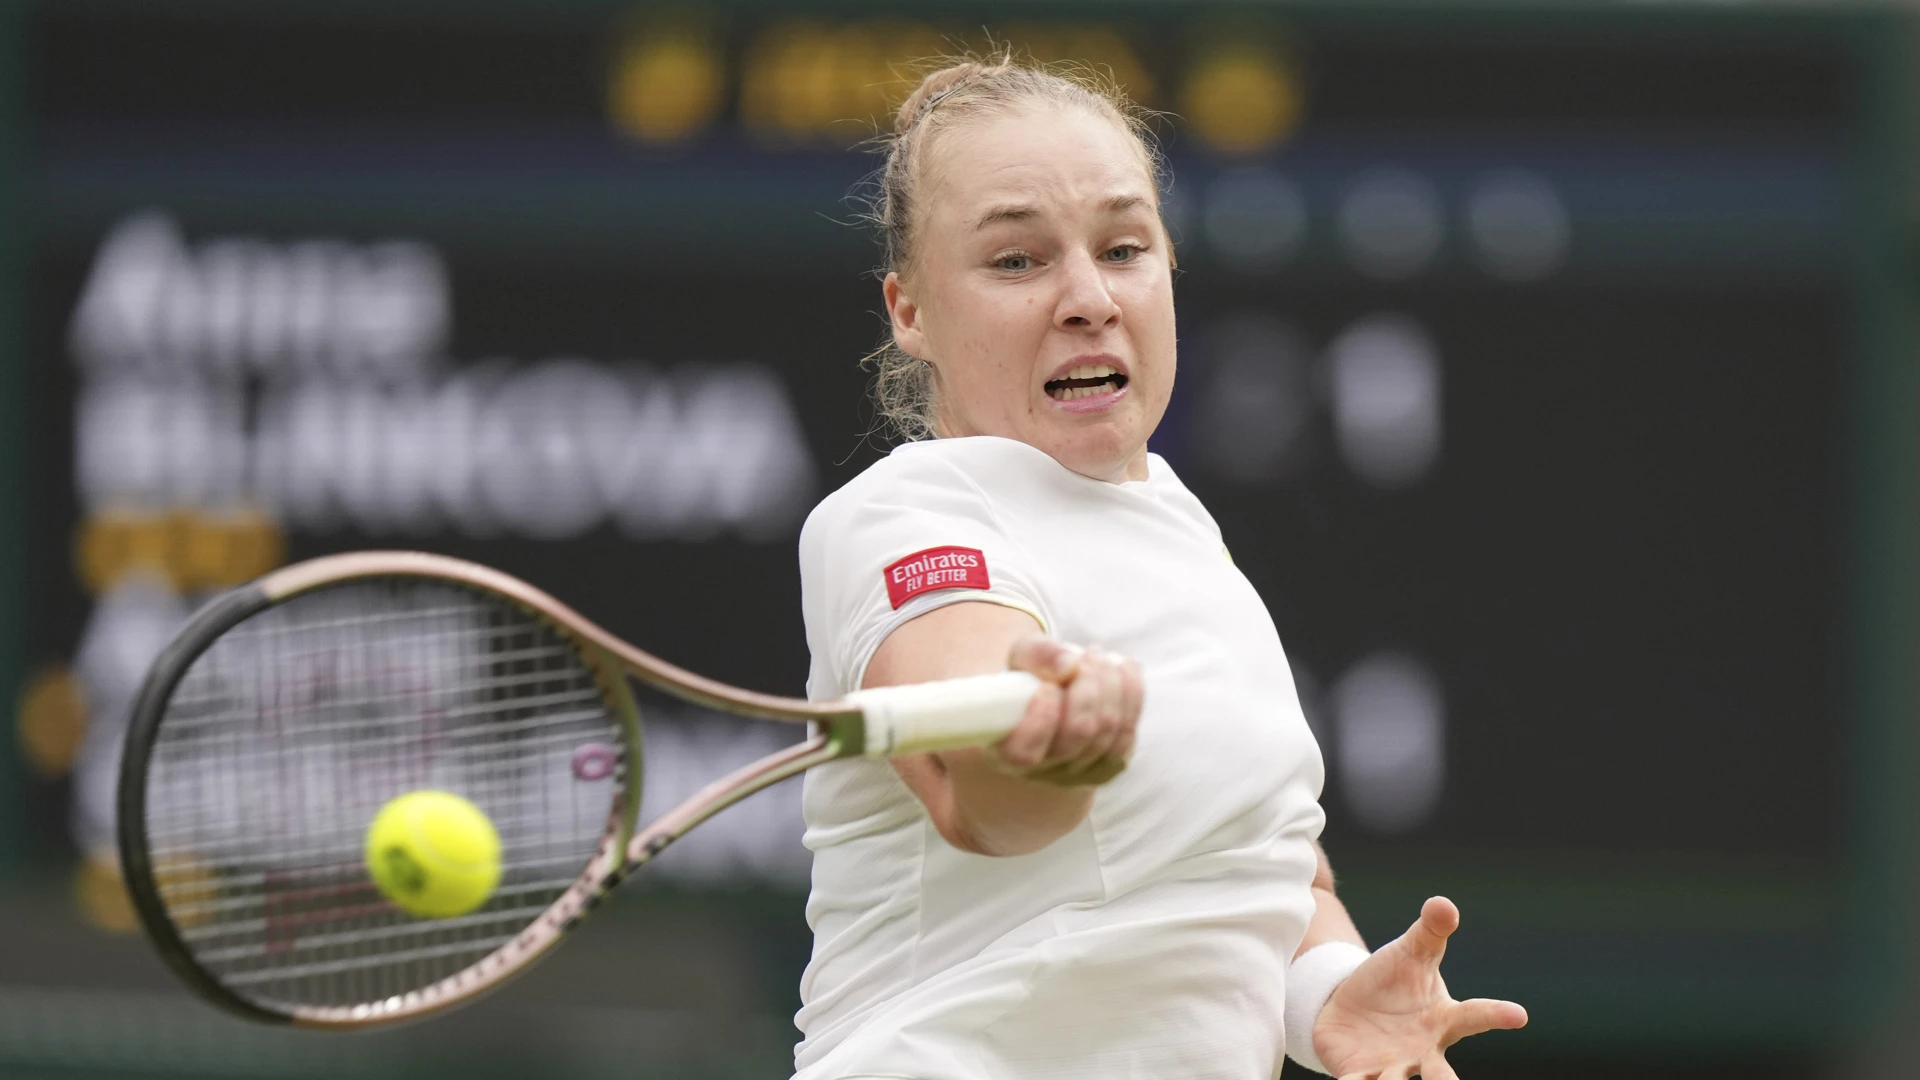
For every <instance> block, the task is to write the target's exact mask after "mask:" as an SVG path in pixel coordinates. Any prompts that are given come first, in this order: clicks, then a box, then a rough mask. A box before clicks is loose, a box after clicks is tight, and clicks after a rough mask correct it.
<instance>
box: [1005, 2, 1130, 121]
mask: <svg viewBox="0 0 1920 1080" xmlns="http://www.w3.org/2000/svg"><path fill="white" fill-rule="evenodd" d="M993 37H994V40H995V41H1002V42H1005V43H1006V44H1008V45H1010V46H1012V47H1013V49H1014V52H1015V54H1016V55H1019V54H1024V55H1027V56H1031V57H1033V58H1034V59H1035V60H1038V61H1040V62H1042V63H1048V64H1053V63H1067V64H1072V65H1076V66H1080V67H1084V68H1087V69H1090V70H1092V71H1093V72H1094V73H1095V74H1096V75H1098V76H1099V77H1100V78H1102V79H1111V80H1113V82H1114V84H1115V85H1117V86H1118V87H1120V89H1121V90H1124V91H1125V92H1126V94H1127V96H1128V97H1129V98H1131V99H1132V100H1133V102H1134V104H1136V105H1149V106H1150V105H1152V103H1153V96H1154V91H1155V89H1156V88H1155V86H1154V82H1153V79H1152V77H1151V76H1149V75H1148V74H1147V69H1146V68H1145V67H1144V66H1143V65H1142V64H1141V63H1140V58H1139V56H1138V55H1137V54H1136V53H1135V52H1134V50H1133V47H1132V46H1130V45H1128V44H1127V40H1126V38H1125V37H1124V36H1123V35H1122V34H1121V33H1120V31H1118V30H1116V29H1114V28H1113V27H1111V26H1108V25H1106V24H1104V23H1027V22H1019V23H1008V24H1007V25H1006V26H1004V27H1001V28H999V29H997V30H996V31H995V32H994V35H993Z"/></svg>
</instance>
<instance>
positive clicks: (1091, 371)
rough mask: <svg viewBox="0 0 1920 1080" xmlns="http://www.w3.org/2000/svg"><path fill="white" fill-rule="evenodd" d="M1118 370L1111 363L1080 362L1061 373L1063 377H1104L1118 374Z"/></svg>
mask: <svg viewBox="0 0 1920 1080" xmlns="http://www.w3.org/2000/svg"><path fill="white" fill-rule="evenodd" d="M1118 374H1120V372H1119V370H1118V369H1116V368H1115V367H1114V366H1113V365H1112V364H1082V365H1081V366H1079V367H1077V368H1074V369H1073V370H1072V371H1069V372H1067V373H1066V374H1065V375H1062V376H1061V378H1063V379H1104V378H1106V377H1107V376H1109V375H1118Z"/></svg>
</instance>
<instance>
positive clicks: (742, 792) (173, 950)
mask: <svg viewBox="0 0 1920 1080" xmlns="http://www.w3.org/2000/svg"><path fill="white" fill-rule="evenodd" d="M381 578H413V579H421V580H429V581H440V582H445V583H448V584H451V585H455V586H460V587H464V588H466V589H468V590H471V591H474V592H478V593H481V594H488V595H492V596H496V597H500V598H504V599H505V600H507V601H508V602H510V603H512V604H513V605H514V606H516V607H519V608H521V609H523V610H525V611H526V612H528V613H530V614H532V615H534V616H536V617H537V618H539V619H540V620H541V621H542V622H543V623H544V624H545V625H546V626H547V627H548V628H549V629H551V630H553V631H555V632H556V633H558V634H559V635H560V636H561V637H562V638H563V639H565V640H566V641H568V642H569V643H570V644H572V645H574V646H575V647H576V648H577V649H578V650H579V652H580V656H581V659H582V661H583V662H584V663H585V664H586V666H587V667H588V669H589V670H590V671H591V672H592V673H593V675H594V677H595V679H596V681H597V682H598V683H599V685H600V688H601V690H602V691H603V696H604V697H605V699H606V702H607V705H608V707H609V710H610V712H612V713H613V714H614V715H615V716H616V718H617V719H618V721H619V723H620V724H621V725H622V726H623V727H624V729H625V733H626V737H627V743H628V751H629V760H630V762H631V764H630V767H629V768H628V769H627V770H626V777H625V785H626V786H625V789H624V790H623V791H621V792H619V793H617V794H616V795H615V797H614V799H613V806H612V809H611V811H610V814H609V820H608V827H607V831H606V833H605V834H604V835H603V836H602V838H601V841H600V844H599V846H598V847H597V848H596V850H595V852H594V854H593V856H592V858H591V859H589V860H588V862H587V865H586V867H585V869H584V870H583V871H582V872H581V874H580V876H579V877H578V878H577V879H576V880H575V881H574V883H573V884H572V885H571V886H569V887H568V888H567V889H566V891H565V892H563V893H562V894H561V895H560V897H559V898H558V899H556V900H555V901H554V902H553V903H552V904H551V905H550V906H549V907H548V908H547V909H546V911H544V912H542V913H541V914H540V915H539V916H538V917H537V918H535V919H534V920H533V921H532V922H531V923H529V924H528V925H527V926H526V927H525V928H523V929H522V930H521V931H520V932H519V933H517V934H515V935H514V936H513V937H512V938H511V939H509V940H508V941H507V942H506V943H504V944H502V945H500V946H499V947H497V948H496V949H494V950H493V951H492V952H490V953H488V954H487V955H486V956H484V957H482V958H481V959H480V960H478V961H476V962H475V963H473V964H471V965H469V966H467V967H465V968H463V969H461V970H460V971H458V972H456V973H454V974H453V975H450V976H447V977H446V978H443V979H441V980H439V981H437V982H434V983H431V984H429V985H427V986H424V987H421V988H419V989H416V990H413V991H409V992H407V993H405V994H399V995H395V996H393V997H390V998H388V999H386V1000H384V1001H380V1002H368V1003H362V1004H356V1005H333V1006H292V1007H290V1008H289V1009H288V1010H287V1011H278V1010H275V1009H272V1008H269V1007H266V1006H264V1005H262V1004H261V1003H259V1002H257V1001H255V1000H251V999H249V998H246V997H243V996H241V995H240V994H238V993H236V992H235V991H233V990H232V989H230V988H228V987H227V986H225V985H224V984H223V983H221V981H220V980H219V978H218V977H217V976H215V975H214V974H213V973H212V972H210V971H208V970H207V969H206V968H204V967H202V966H201V965H200V963H199V962H198V961H197V960H195V959H194V955H193V951H192V950H191V949H190V948H189V947H188V946H187V943H186V941H185V939H184V938H183V936H182V935H181V932H180V928H179V927H178V926H177V925H176V924H175V923H174V921H173V918H172V916H171V915H170V914H169V913H168V911H167V906H166V902H165V900H164V898H163V897H162V896H161V893H160V886H159V881H158V876H157V873H156V868H155V866H154V864H153V859H152V853H151V851H150V849H149V846H148V843H147V837H146V816H147V805H146V804H147V790H148V785H147V763H148V761H149V759H150V757H151V755H152V751H153V747H154V744H155V742H156V741H157V739H158V737H159V733H160V728H161V724H162V721H163V719H164V718H165V715H166V710H167V705H168V703H169V701H170V700H171V699H172V696H173V693H174V690H175V689H176V688H177V687H178V685H179V683H180V680H181V679H182V678H184V677H185V675H186V673H187V671H188V670H189V669H190V668H191V667H192V665H193V663H194V661H195V660H197V659H198V658H199V657H200V656H201V655H202V654H203V653H204V652H206V650H207V649H208V648H210V647H211V646H212V645H213V643H214V642H215V641H216V640H218V639H219V638H220V636H221V635H223V634H225V633H226V632H227V631H229V630H231V629H233V628H234V627H236V626H238V625H240V624H241V623H243V622H245V621H247V620H248V619H250V618H252V617H253V616H255V615H258V614H259V613H261V612H263V611H266V610H268V609H269V608H272V607H274V606H276V605H278V604H281V603H284V602H285V601H287V600H290V599H293V598H294V597H297V596H300V595H302V594H305V593H309V592H313V591H315V590H318V589H323V588H326V587H329V586H334V585H340V584H345V583H349V582H353V581H359V580H369V579H381ZM628 676H631V677H633V678H636V679H638V680H640V681H641V682H643V683H646V684H647V685H649V686H651V687H654V688H655V689H657V690H661V691H663V692H665V693H668V694H671V695H673V696H675V697H678V698H681V699H683V700H685V701H689V702H692V703H694V704H696V705H702V706H705V707H707V708H711V709H716V710H719V711H722V712H729V713H733V714H735V715H740V716H747V717H752V718H757V719H763V720H773V721H779V722H785V723H806V724H810V725H812V727H813V730H812V733H811V734H810V735H809V737H808V738H807V739H805V740H803V741H802V742H800V743H798V744H796V745H794V746H791V747H788V748H787V749H785V750H782V751H780V752H778V753H775V754H771V755H768V756H766V757H764V758H761V759H759V760H757V761H754V762H752V763H750V764H748V765H745V766H743V767H741V768H739V769H736V770H735V771H733V772H732V773H729V774H728V775H726V776H723V777H720V778H719V779H717V780H715V781H713V782H712V783H710V784H708V785H707V786H706V787H704V788H702V789H701V790H700V791H698V792H696V793H695V794H694V795H693V796H692V797H690V798H688V799H687V800H685V801H684V802H682V803H681V804H680V805H678V806H676V807H674V808H673V809H672V810H669V811H668V812H666V813H665V814H663V815H661V816H660V817H659V818H658V819H657V820H655V821H654V822H652V823H651V824H649V825H647V826H646V827H645V828H638V827H637V825H636V823H637V818H638V815H639V803H640V798H639V796H640V785H641V772H642V765H643V759H642V756H641V740H640V725H639V710H638V706H637V704H636V703H635V701H634V698H633V691H632V687H631V686H630V685H629V684H628V683H627V677H628ZM865 741H866V740H865V725H864V720H863V713H862V711H861V709H860V708H859V707H857V706H853V705H850V704H849V703H847V702H844V701H840V702H824V703H816V702H810V701H805V700H801V699H797V698H786V697H780V696H777V695H773V694H763V693H759V692H756V691H751V690H742V689H739V688H737V687H732V686H728V685H727V684H725V683H722V682H719V681H717V680H714V679H709V678H707V677H705V676H702V675H698V674H695V673H694V672H691V671H688V670H686V669H685V668H682V667H679V666H678V665H675V664H671V663H668V662H667V661H665V660H662V659H660V658H659V657H657V656H654V655H653V654H652V653H649V652H647V651H645V650H643V649H639V648H637V647H635V646H633V645H631V644H629V643H628V642H625V641H623V640H621V639H620V638H618V637H616V636H614V635H613V634H612V633H610V632H608V631H607V630H605V629H604V628H602V627H600V626H599V625H598V624H596V623H594V622H593V621H591V620H589V619H587V618H586V617H585V616H583V615H581V614H580V613H579V612H577V611H575V610H573V609H572V608H570V607H568V606H567V605H565V604H563V603H561V602H560V601H559V600H557V599H555V598H553V597H552V596H550V595H548V594H547V593H545V592H543V591H541V590H540V589H537V588H535V587H534V586H532V585H529V584H527V583H526V582H524V581H521V580H520V579H518V578H515V577H512V576H510V575H507V574H504V573H501V572H500V571H497V570H493V569H491V568H489V567H485V566H481V565H478V564H476V563H471V562H467V561H465V560H462V559H454V558H450V557H447V556H443V555H433V554H428V553H425V552H411V551H362V552H351V553H348V554H343V555H330V556H323V557H321V558H317V559H312V560H309V561H307V562H303V563H297V564H295V565H293V566H289V567H285V568H283V569H281V570H278V571H275V572H274V573H271V574H268V575H267V576H265V577H263V578H260V579H259V580H257V581H254V582H252V583H249V584H246V585H241V586H239V587H237V588H234V589H230V590H228V591H227V592H225V593H222V594H221V595H219V596H217V597H215V598H214V599H212V600H211V601H209V602H208V603H207V604H206V605H205V606H203V607H202V608H201V609H200V610H199V611H197V612H196V613H195V614H194V615H193V617H192V618H191V619H190V620H188V623H187V625H186V626H185V627H184V628H183V629H182V630H181V631H180V633H179V634H178V636H176V637H175V638H174V639H173V641H172V642H170V643H169V644H168V645H167V646H166V648H164V649H162V650H161V652H160V654H159V656H158V657H156V658H155V660H154V662H153V665H152V667H151V668H150V669H149V671H148V675H147V678H146V681H145V682H144V683H143V684H142V686H141V688H140V692H139V694H138V695H137V696H136V697H135V699H134V704H133V709H132V711H131V714H130V716H129V719H128V724H127V734H126V743H125V750H124V753H123V756H122V758H121V767H120V783H119V791H118V822H117V830H118V835H119V846H120V855H121V864H122V876H123V878H124V880H125V882H126V886H127V892H128V895H129V897H130V898H131V899H132V902H133V907H134V911H135V912H136V913H137V914H138V915H139V918H140V922H141V924H142V925H143V926H144V927H145V929H146V931H147V935H148V937H149V939H150V940H152V941H153V943H154V945H155V947H156V949H157V950H158V951H159V953H160V956H161V959H162V960H163V961H165V963H166V964H167V966H168V967H169V968H170V969H172V970H173V972H174V973H175V974H176V975H177V976H179V977H180V979H181V980H182V981H183V982H185V983H186V984H187V986H188V987H189V988H191V989H192V990H194V991H195V992H196V993H198V994H199V995H200V996H201V997H203V998H205V999H207V1000H208V1001H210V1002H212V1003H214V1004H216V1005H219V1006H220V1007H222V1008H224V1009H226V1010H228V1011H230V1012H233V1013H235V1014H238V1015H240V1016H242V1017H245V1018H247V1019H250V1020H256V1021H262V1022H265V1023H271V1024H281V1025H292V1026H294V1027H301V1028H313V1029H322V1030H353V1029H364V1028H373V1027H385V1026H388V1025H391V1024H396V1023H403V1022H406V1021H411V1020H418V1019H422V1018H424V1017H427V1016H430V1015H432V1014H434V1013H437V1012H441V1011H444V1010H446V1009H450V1008H453V1007H455V1006H458V1005H463V1004H466V1003H467V1002H469V1001H471V1000H472V999H473V998H475V997H477V996H479V995H481V994H484V993H486V992H488V991H491V990H493V989H496V988H498V987H499V986H501V985H502V984H504V983H505V982H507V981H508V980H509V979H511V978H512V977H513V976H514V975H517V974H519V973H520V972H522V971H525V970H526V969H528V968H529V967H531V966H532V965H533V963H534V962H535V961H536V960H538V959H539V958H541V957H542V956H544V955H546V954H547V953H548V952H550V951H551V950H552V949H553V947H554V946H555V945H557V944H559V943H560V941H561V940H562V939H563V938H564V937H565V936H566V935H567V933H569V932H570V931H571V930H572V929H573V928H574V927H575V926H577V925H579V923H580V920H581V919H582V918H584V917H585V916H586V915H587V913H589V912H590V911H592V910H593V909H594V908H595V907H596V906H597V905H598V904H599V903H600V901H601V900H602V899H603V898H605V897H606V895H607V894H608V893H609V892H611V891H612V890H613V888H614V887H615V886H617V885H618V884H620V882H621V881H623V880H625V879H626V877H627V876H628V875H630V874H632V873H633V872H634V871H635V870H637V869H639V868H640V867H641V866H643V865H645V864H646V863H647V862H648V861H650V860H651V859H653V858H654V857H655V856H657V855H659V853H660V852H662V851H664V850H666V848H667V847H668V846H669V845H671V844H672V843H673V842H674V841H675V840H677V839H679V838H680V837H681V836H683V835H685V834H686V832H687V831H688V830H689V829H691V828H693V827H694V826H695V825H698V824H699V823H700V822H702V821H705V820H706V819H708V818H710V817H712V816H713V815H715V814H717V813H719V812H720V811H722V810H724V809H726V808H727V807H729V806H731V805H733V804H734V803H736V802H739V801H740V800H741V799H744V798H746V797H748V796H750V795H752V794H754V793H755V792H758V791H761V790H763V789H765V788H767V787H770V786H772V785H773V784H777V783H779V782H780V781H782V780H785V779H787V778H789V777H791V776H794V775H797V774H799V773H801V772H804V771H805V770H807V769H810V768H812V767H813V766H815V765H819V764H823V763H825V762H827V761H832V760H834V759H836V758H843V757H856V756H859V755H860V754H861V753H862V752H863V750H864V749H865Z"/></svg>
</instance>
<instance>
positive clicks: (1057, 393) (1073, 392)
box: [1050, 375, 1113, 401]
mask: <svg viewBox="0 0 1920 1080" xmlns="http://www.w3.org/2000/svg"><path fill="white" fill-rule="evenodd" d="M1077 377H1079V376H1076V378H1077ZM1085 377H1086V378H1093V376H1091V375H1089V376H1085ZM1112 391H1113V386H1112V385H1111V384H1107V385H1104V386H1063V387H1061V388H1060V389H1058V390H1054V391H1050V392H1051V393H1052V395H1053V400H1055V401H1072V400H1074V399H1076V398H1083V397H1092V396H1093V395H1095V394H1106V393H1111V392H1112Z"/></svg>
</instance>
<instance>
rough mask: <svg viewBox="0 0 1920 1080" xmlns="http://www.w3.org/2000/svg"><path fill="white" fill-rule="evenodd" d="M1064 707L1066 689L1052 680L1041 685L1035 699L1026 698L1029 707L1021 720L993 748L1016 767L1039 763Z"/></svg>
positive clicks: (998, 755) (1026, 766)
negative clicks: (1051, 682) (1054, 683)
mask: <svg viewBox="0 0 1920 1080" xmlns="http://www.w3.org/2000/svg"><path fill="white" fill-rule="evenodd" d="M1065 707H1066V691H1064V690H1062V689H1060V688H1059V687H1058V686H1054V685H1051V684H1044V685H1042V686H1041V687H1040V689H1039V690H1037V691H1035V692H1034V695H1033V700H1032V701H1029V702H1027V711H1026V713H1025V714H1024V715H1022V716H1021V717H1020V722H1019V723H1018V724H1015V725H1014V727H1013V730H1012V731H1009V732H1008V733H1007V737H1006V738H1004V739H1001V740H1000V742H999V744H998V745H997V746H996V747H995V748H994V751H995V755H996V756H997V757H998V758H999V759H1000V761H1001V762H1003V763H1005V764H1006V765H1007V766H1008V767H1010V768H1012V769H1015V770H1021V769H1027V768H1031V767H1032V766H1034V765H1037V764H1039V763H1040V761H1041V759H1042V758H1044V757H1045V756H1046V753H1047V746H1048V744H1050V743H1051V742H1053V733H1054V731H1055V730H1056V729H1058V728H1059V726H1060V718H1061V713H1062V712H1063V711H1064V709H1065Z"/></svg>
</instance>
